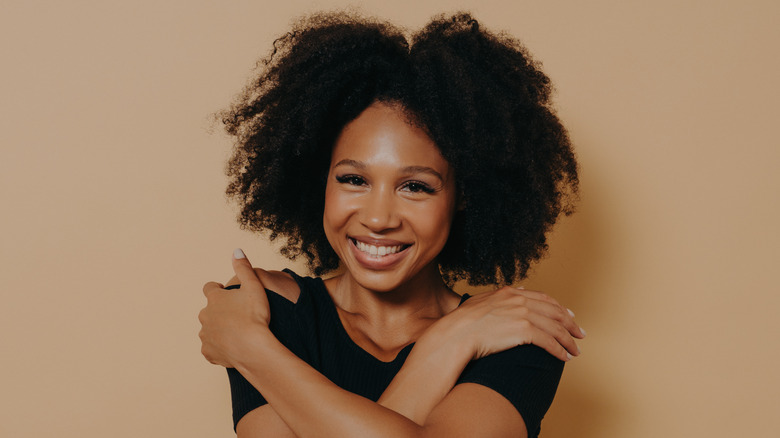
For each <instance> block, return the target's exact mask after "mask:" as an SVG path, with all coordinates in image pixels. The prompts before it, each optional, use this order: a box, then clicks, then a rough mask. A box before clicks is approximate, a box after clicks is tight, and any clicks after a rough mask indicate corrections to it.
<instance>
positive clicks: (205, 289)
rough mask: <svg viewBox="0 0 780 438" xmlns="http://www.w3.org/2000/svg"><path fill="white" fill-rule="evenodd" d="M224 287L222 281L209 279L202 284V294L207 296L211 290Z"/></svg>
mask: <svg viewBox="0 0 780 438" xmlns="http://www.w3.org/2000/svg"><path fill="white" fill-rule="evenodd" d="M223 289H225V286H224V285H222V283H217V282H216V281H209V282H208V283H206V284H204V285H203V295H205V296H206V298H208V296H209V294H211V293H212V292H215V291H218V290H223Z"/></svg>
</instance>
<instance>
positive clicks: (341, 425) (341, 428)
mask: <svg viewBox="0 0 780 438" xmlns="http://www.w3.org/2000/svg"><path fill="white" fill-rule="evenodd" d="M241 263H243V264H245V265H246V266H244V267H245V268H247V272H246V274H249V273H251V277H253V278H243V279H242V284H243V285H244V286H242V289H243V291H241V292H239V293H237V292H238V291H232V292H230V293H227V294H225V293H224V291H221V292H222V293H217V292H214V293H207V296H208V297H209V306H208V307H207V309H206V310H208V312H206V310H204V312H205V313H203V314H202V317H204V318H205V319H211V318H207V316H211V315H214V314H216V315H219V314H220V313H221V312H220V311H222V310H224V309H225V308H226V307H225V305H224V304H225V301H228V302H233V303H234V304H238V305H239V307H240V308H241V309H242V310H248V311H247V312H236V311H235V309H234V310H233V312H232V314H231V315H230V318H224V320H222V321H220V322H221V324H223V325H227V326H229V327H225V328H229V329H231V330H222V331H220V330H206V329H207V328H208V329H213V328H214V324H211V323H207V322H208V321H205V322H204V332H202V333H201V337H202V338H203V339H204V355H205V356H206V357H207V358H209V360H211V361H212V362H215V363H220V364H222V365H231V364H232V365H233V366H235V367H236V368H238V369H239V370H240V371H241V373H242V375H244V377H246V378H247V379H248V380H249V381H250V383H252V384H253V385H254V386H255V387H257V388H262V392H263V395H264V396H266V399H267V400H269V402H270V403H271V405H270V406H264V407H262V408H261V409H256V410H255V411H253V413H252V414H251V418H246V420H247V421H244V420H242V422H241V423H239V429H238V431H239V434H240V435H242V436H243V434H244V432H249V431H251V430H252V429H253V428H254V427H251V426H252V425H253V424H258V421H260V422H262V423H265V426H266V427H264V428H263V430H264V431H265V432H266V433H267V432H269V429H268V427H267V426H270V425H272V424H276V425H280V426H281V425H284V424H285V422H286V423H287V424H291V425H294V426H295V427H294V428H293V429H294V430H295V432H296V433H298V434H299V435H300V436H309V435H318V436H321V435H322V434H323V431H329V432H332V434H334V435H338V436H349V434H350V433H355V434H357V435H359V436H371V435H372V431H373V432H378V431H381V432H382V433H383V435H384V434H387V435H388V436H393V435H398V436H418V435H422V434H425V435H428V434H430V433H434V435H438V432H441V431H442V430H443V429H442V428H444V427H449V426H450V425H452V424H454V422H453V421H446V422H441V421H440V422H437V421H433V420H435V419H441V418H451V419H456V420H465V418H467V417H468V415H465V414H466V413H469V414H471V413H472V412H478V411H479V409H476V410H474V409H471V408H469V409H466V407H465V405H464V403H465V402H467V401H468V400H473V399H482V398H484V399H486V400H487V401H489V402H487V403H481V404H480V405H479V407H483V408H485V407H487V408H489V409H488V410H487V412H485V413H482V414H481V415H479V416H478V417H476V418H475V421H474V422H473V423H474V424H477V425H480V423H481V425H480V430H481V431H482V432H484V430H483V427H484V425H485V424H484V420H485V418H489V415H488V414H489V413H496V412H500V411H501V409H498V407H500V406H504V405H505V406H504V408H507V407H508V408H507V409H508V411H507V412H505V415H501V416H500V417H501V418H504V419H505V420H507V421H503V422H502V421H498V422H496V421H491V422H490V424H495V425H497V426H500V425H501V424H504V425H506V424H511V423H514V426H511V427H510V429H514V430H518V427H517V424H518V420H519V424H520V426H522V424H523V423H522V419H521V418H520V416H519V414H518V413H517V411H516V410H514V409H513V408H512V406H511V404H509V403H508V402H507V400H506V399H504V398H502V397H501V396H499V395H498V394H496V393H494V392H493V391H492V390H490V389H488V388H485V387H483V386H481V385H471V384H464V385H459V386H458V387H457V388H456V389H457V391H455V390H453V391H450V390H451V389H452V387H453V385H454V382H455V380H456V379H457V377H458V375H459V374H460V372H461V371H462V370H463V367H464V366H465V364H466V363H468V361H469V360H470V359H471V357H472V356H473V355H474V353H473V352H470V351H469V350H468V349H464V348H460V349H458V348H457V346H459V345H461V346H462V345H463V344H464V342H447V341H446V339H443V338H442V337H441V336H442V334H447V333H449V334H450V336H452V333H456V334H458V337H461V338H463V337H462V336H460V334H459V332H458V331H454V332H453V331H452V330H449V331H448V330H429V332H427V333H426V335H424V336H423V337H422V338H420V339H419V340H418V342H417V344H416V346H415V348H414V350H413V353H412V354H410V357H409V358H408V359H407V362H406V365H405V366H404V368H403V370H402V373H399V375H398V376H397V378H396V380H394V382H393V384H392V385H391V387H390V388H388V391H386V393H385V395H383V397H382V399H381V400H380V403H383V402H384V403H387V406H391V407H392V406H393V404H394V403H395V408H397V409H398V408H400V409H398V410H399V411H400V410H402V409H403V408H404V403H403V401H404V400H406V401H412V402H417V401H420V400H426V402H425V403H413V406H416V408H413V409H411V410H410V411H409V412H411V414H409V415H407V416H409V417H415V416H417V418H416V419H415V421H416V422H412V421H409V420H408V419H406V418H405V417H404V416H402V415H398V414H396V413H395V412H393V410H391V409H387V408H385V407H382V406H381V405H377V404H376V403H373V402H371V401H369V400H367V399H364V398H362V397H360V396H357V395H355V394H352V393H349V392H346V391H344V390H342V389H340V388H338V387H337V386H335V385H333V384H332V383H331V382H330V381H328V380H327V379H326V378H324V377H323V376H322V375H320V374H319V373H318V372H316V371H315V370H313V369H312V368H311V367H310V366H309V365H308V364H306V363H305V362H303V361H302V360H300V359H298V358H297V357H296V356H295V355H293V354H292V353H290V352H289V351H288V350H287V349H286V348H285V347H284V346H283V345H281V344H280V343H279V342H278V341H277V340H276V339H275V338H274V336H273V335H272V334H271V333H270V332H269V331H268V330H267V324H265V325H263V324H262V322H263V321H266V322H267V319H266V318H267V315H265V314H264V313H265V311H264V310H263V309H262V307H263V306H262V305H260V306H259V307H261V309H259V310H258V309H254V310H253V306H252V305H251V304H252V303H251V302H252V299H248V297H249V298H251V297H255V298H258V296H261V297H259V298H265V296H264V295H265V294H263V293H262V283H261V282H260V281H259V279H258V278H257V277H256V276H255V275H254V272H253V271H251V267H250V266H249V264H248V262H246V260H243V262H239V263H236V261H234V267H236V268H237V269H236V270H237V273H239V278H241V276H242V274H241V271H240V270H241V269H243V268H244V267H242V266H241ZM237 264H238V266H236V265H237ZM249 276H250V275H245V277H249ZM254 288H257V290H256V291H254V292H251V291H250V290H251V289H254ZM217 289H219V288H217ZM204 290H205V289H204ZM260 301H262V299H261V300H260ZM472 301H473V302H477V301H478V300H475V299H472V300H470V301H469V302H468V303H471V302H472ZM227 307H230V306H227ZM461 307H462V308H464V309H467V308H469V307H470V309H471V311H470V312H459V313H461V314H464V315H466V316H469V317H468V318H463V317H461V318H459V319H455V320H454V321H463V320H472V321H470V322H471V323H472V325H473V322H474V321H479V319H480V318H476V319H475V318H473V316H474V315H475V312H474V310H475V309H477V310H478V309H480V306H465V305H464V306H461ZM482 307H484V306H482ZM229 313H230V312H229ZM235 313H241V314H242V316H244V317H245V318H244V319H246V320H248V321H244V322H247V323H248V324H242V318H236V315H235ZM453 314H455V312H453ZM223 316H224V315H223ZM482 319H484V318H482ZM445 320H447V321H452V320H453V319H452V318H444V319H442V320H441V322H443V321H445ZM447 325H448V324H443V325H442V324H439V323H437V326H444V327H446V326H447ZM461 325H462V324H461ZM246 326H253V327H254V328H253V330H250V331H245V332H243V333H246V335H238V336H237V335H236V333H235V331H234V330H235V329H237V328H239V327H246ZM263 326H264V327H265V329H263V330H257V328H258V327H263ZM449 326H450V327H452V326H453V323H450V324H449ZM454 326H458V325H457V324H455V325H454ZM250 332H251V333H250ZM460 333H462V331H461V332H460ZM215 335H216V336H215ZM437 336H438V337H437ZM212 337H216V338H220V337H229V338H230V340H232V341H234V342H232V343H230V342H225V341H227V339H223V340H222V341H223V343H221V344H220V342H215V343H212V342H211V341H210V339H209V338H212ZM463 339H465V340H467V341H469V342H471V341H472V340H470V339H468V338H463ZM513 342H515V345H516V344H517V343H526V342H528V339H526V340H525V341H522V342H521V341H513ZM215 345H216V346H220V347H226V346H227V347H232V348H228V349H227V350H226V349H225V348H222V350H223V351H218V352H216V354H214V352H213V351H210V350H211V347H213V346H215ZM444 346H448V348H444ZM449 346H454V347H456V348H449ZM247 352H256V353H247ZM257 352H262V354H257ZM443 364H447V366H446V370H444V367H443V366H442V365H443ZM421 376H427V377H426V378H424V379H423V380H421ZM414 382H424V383H425V385H423V386H420V385H418V384H410V383H414ZM421 388H426V391H425V392H426V394H421V393H420V389H421ZM404 394H406V396H405V397H404ZM463 394H468V396H467V397H464V396H463ZM445 396H446V398H445ZM442 399H444V401H442ZM322 400H328V403H322ZM388 402H389V403H388ZM399 402H400V403H399ZM439 402H441V403H439ZM445 402H446V403H445ZM494 405H498V407H497V406H494ZM407 406H408V405H407ZM434 406H435V409H434ZM277 411H278V412H279V414H280V416H281V418H283V419H284V422H282V421H279V417H276V416H275V413H276V412H277ZM428 413H431V414H430V417H429V415H428ZM272 414H273V415H272ZM405 415H406V413H405ZM486 415H487V416H486ZM247 417H250V416H249V415H248V416H247ZM426 418H430V419H432V422H428V421H425V420H426ZM250 420H251V421H250ZM476 420H481V421H476ZM512 420H514V421H512ZM418 423H419V424H418ZM420 424H423V425H422V426H421V425H420ZM274 429H275V428H274ZM459 430H465V429H463V428H462V427H461V428H459ZM480 434H481V435H483V436H489V435H485V434H484V433H480ZM448 435H449V436H453V435H452V433H448Z"/></svg>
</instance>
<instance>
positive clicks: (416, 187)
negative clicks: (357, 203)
mask: <svg viewBox="0 0 780 438" xmlns="http://www.w3.org/2000/svg"><path fill="white" fill-rule="evenodd" d="M336 181H338V182H339V183H340V184H349V185H353V186H362V185H365V184H366V180H365V179H364V178H363V177H361V176H358V175H340V176H337V177H336ZM402 187H403V188H404V189H406V190H408V191H409V192H411V193H420V192H422V193H428V194H430V193H434V192H436V190H435V189H434V188H433V187H431V186H429V185H428V184H426V183H424V182H422V181H406V182H405V183H404V184H403V186H402Z"/></svg>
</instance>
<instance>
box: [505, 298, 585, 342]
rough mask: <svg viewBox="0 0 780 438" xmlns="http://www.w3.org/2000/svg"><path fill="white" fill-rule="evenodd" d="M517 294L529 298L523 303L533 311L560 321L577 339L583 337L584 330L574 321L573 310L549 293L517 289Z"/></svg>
mask: <svg viewBox="0 0 780 438" xmlns="http://www.w3.org/2000/svg"><path fill="white" fill-rule="evenodd" d="M517 295H520V296H523V297H526V298H529V300H528V301H526V302H525V303H524V305H526V306H529V307H532V308H533V310H534V311H537V312H541V313H543V314H544V315H546V316H548V317H550V318H554V319H556V320H558V321H560V322H561V323H562V324H563V325H564V326H565V327H566V329H567V330H569V333H571V335H572V336H574V337H575V338H578V339H582V338H584V337H585V330H583V329H582V327H580V326H579V324H577V322H576V321H574V312H572V311H571V309H567V308H565V307H563V306H561V305H560V304H558V302H557V301H555V299H553V298H551V297H550V296H549V295H547V294H545V293H542V292H537V291H529V290H520V291H517Z"/></svg>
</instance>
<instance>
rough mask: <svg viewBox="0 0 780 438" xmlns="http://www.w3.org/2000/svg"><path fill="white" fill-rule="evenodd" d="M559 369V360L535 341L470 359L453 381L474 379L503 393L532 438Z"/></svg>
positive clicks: (475, 381) (547, 403)
mask: <svg viewBox="0 0 780 438" xmlns="http://www.w3.org/2000/svg"><path fill="white" fill-rule="evenodd" d="M562 373H563V362H562V361H561V360H559V359H557V358H556V357H554V356H552V355H551V354H549V353H547V352H546V351H545V350H543V349H541V348H539V347H537V346H535V345H521V346H518V347H515V348H512V349H509V350H506V351H503V352H500V353H496V354H492V355H490V356H487V357H484V358H482V359H478V360H475V361H472V362H471V363H469V365H468V366H466V368H465V369H464V370H463V373H462V374H461V376H460V378H459V379H458V382H457V383H477V384H479V385H483V386H486V387H488V388H490V389H492V390H494V391H496V392H498V393H499V394H501V395H502V396H504V398H506V399H507V400H509V401H510V402H511V403H512V405H514V407H515V409H517V411H518V412H519V413H520V415H521V416H522V417H523V421H524V422H525V427H526V429H527V430H528V437H529V438H533V437H536V436H538V434H539V430H540V427H541V422H542V418H543V417H544V414H545V413H547V409H549V408H550V405H551V404H552V401H553V397H555V391H556V390H557V389H558V382H560V380H561V374H562Z"/></svg>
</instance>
